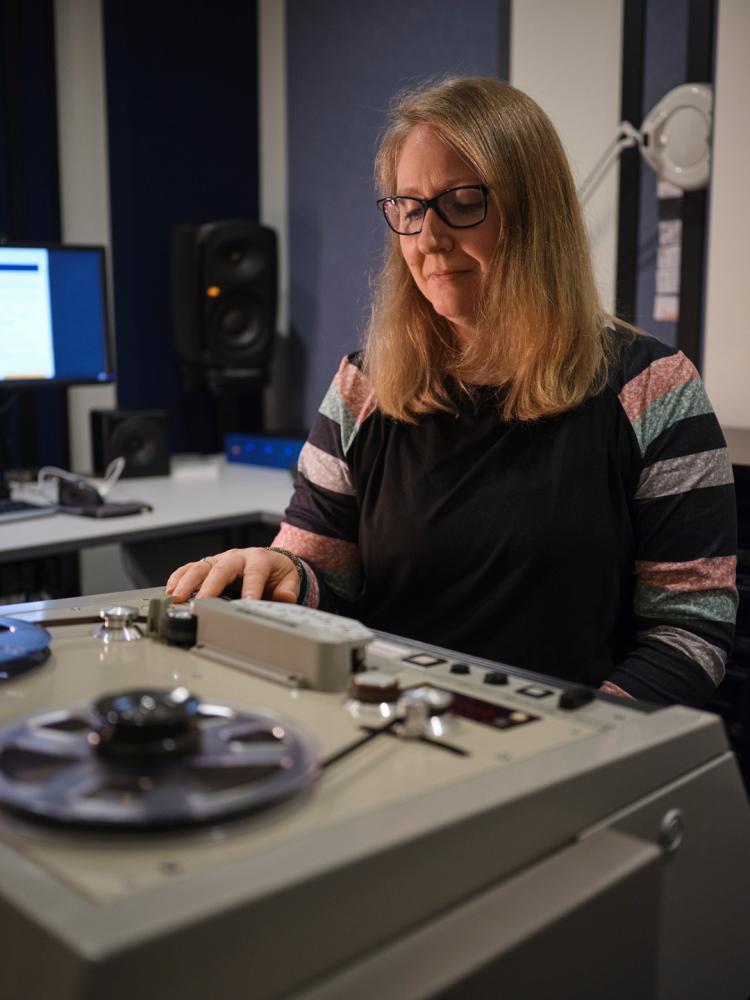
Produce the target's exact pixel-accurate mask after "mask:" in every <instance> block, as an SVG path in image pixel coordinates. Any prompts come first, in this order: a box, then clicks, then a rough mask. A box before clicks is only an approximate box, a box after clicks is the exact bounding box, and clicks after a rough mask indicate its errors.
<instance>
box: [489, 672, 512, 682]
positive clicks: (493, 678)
mask: <svg viewBox="0 0 750 1000" xmlns="http://www.w3.org/2000/svg"><path fill="white" fill-rule="evenodd" d="M484 683H485V684H507V683H508V675H507V674H505V673H503V671H502V670H490V672H489V673H487V674H485V675H484Z"/></svg>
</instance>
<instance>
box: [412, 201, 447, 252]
mask: <svg viewBox="0 0 750 1000" xmlns="http://www.w3.org/2000/svg"><path fill="white" fill-rule="evenodd" d="M417 246H418V247H419V251H420V253H423V254H428V253H442V252H444V251H446V250H450V249H451V247H452V246H453V237H452V236H451V231H450V228H449V227H448V226H446V224H445V223H444V222H443V220H442V219H441V218H440V216H439V215H438V214H437V212H435V211H434V210H433V209H431V208H428V209H427V214H426V215H425V217H424V222H423V223H422V231H421V232H420V233H419V235H418V236H417Z"/></svg>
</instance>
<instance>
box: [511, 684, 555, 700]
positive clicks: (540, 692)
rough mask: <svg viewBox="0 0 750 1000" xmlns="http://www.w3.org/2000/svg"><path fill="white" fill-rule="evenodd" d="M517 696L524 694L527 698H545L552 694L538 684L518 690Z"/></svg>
mask: <svg viewBox="0 0 750 1000" xmlns="http://www.w3.org/2000/svg"><path fill="white" fill-rule="evenodd" d="M518 693H519V694H525V695H526V697H527V698H546V697H547V696H548V695H550V694H552V691H551V690H550V689H549V688H544V687H542V686H541V685H540V684H529V685H527V686H526V687H523V688H519V689H518Z"/></svg>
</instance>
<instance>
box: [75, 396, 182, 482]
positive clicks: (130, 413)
mask: <svg viewBox="0 0 750 1000" xmlns="http://www.w3.org/2000/svg"><path fill="white" fill-rule="evenodd" d="M91 449H92V453H93V464H94V474H95V475H97V476H103V475H104V471H105V469H106V468H107V466H108V465H109V463H110V462H111V461H112V460H113V459H115V458H118V457H120V456H122V457H123V458H124V459H125V468H124V469H123V471H122V475H123V477H126V476H168V475H169V450H168V448H167V414H166V411H165V410H92V411H91Z"/></svg>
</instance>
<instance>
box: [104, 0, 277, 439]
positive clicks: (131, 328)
mask: <svg viewBox="0 0 750 1000" xmlns="http://www.w3.org/2000/svg"><path fill="white" fill-rule="evenodd" d="M104 12H105V39H106V65H107V105H108V110H107V114H108V125H109V153H110V194H111V213H112V254H113V271H114V291H115V319H116V334H117V363H118V388H117V396H118V405H119V406H123V407H162V408H166V409H168V410H169V411H170V417H171V424H172V444H173V447H174V448H176V449H178V450H207V449H209V448H211V447H216V444H217V442H216V440H215V438H214V434H215V426H214V425H215V423H216V412H215V410H216V407H215V405H214V401H213V400H212V399H210V398H209V397H208V395H207V394H206V393H203V394H201V393H192V394H191V395H190V398H188V397H186V395H185V393H184V392H183V391H182V390H181V387H180V378H179V371H178V363H177V358H176V355H175V351H174V347H173V341H172V331H171V310H170V241H171V232H172V228H173V226H174V225H176V224H177V223H181V222H195V223H200V222H208V221H212V220H218V219H226V218H247V219H252V220H256V221H257V219H258V112H257V100H258V84H257V25H256V4H255V3H254V2H252V0H159V2H158V3H152V4H150V5H148V7H146V6H145V5H143V4H138V3H137V4H127V3H121V2H117V0H106V2H105V6H104Z"/></svg>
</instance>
